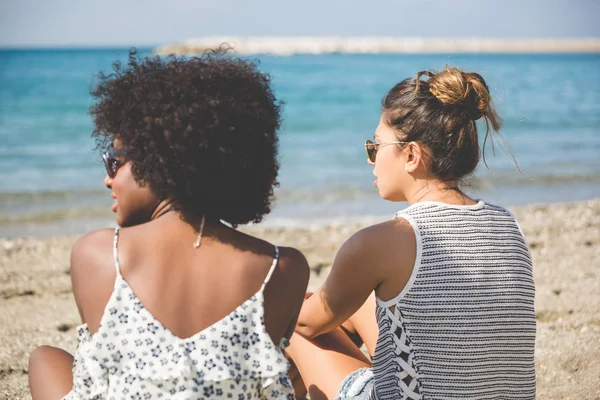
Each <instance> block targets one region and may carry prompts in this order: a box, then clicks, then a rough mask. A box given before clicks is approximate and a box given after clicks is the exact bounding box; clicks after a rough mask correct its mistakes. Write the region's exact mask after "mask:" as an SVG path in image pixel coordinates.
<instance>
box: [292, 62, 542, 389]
mask: <svg viewBox="0 0 600 400" xmlns="http://www.w3.org/2000/svg"><path fill="white" fill-rule="evenodd" d="M382 105H383V107H382V114H381V120H380V122H379V125H378V126H377V129H376V130H375V135H374V141H371V140H367V141H366V143H365V147H366V152H367V157H368V162H369V164H370V165H371V166H372V167H373V174H374V175H375V177H376V180H375V183H374V184H375V186H376V187H377V188H378V190H379V194H380V196H381V197H382V198H383V199H385V200H388V201H396V202H401V201H406V202H408V204H409V207H408V208H406V209H404V210H402V211H400V212H398V213H397V214H396V215H395V216H394V219H392V220H390V221H387V222H383V223H380V224H377V225H373V226H369V227H367V228H365V229H362V230H361V231H359V232H357V233H356V234H354V235H353V236H352V237H350V238H349V239H348V240H347V241H346V242H345V243H344V244H343V246H342V247H341V248H340V250H339V252H338V253H337V255H336V257H335V260H334V262H333V266H332V269H331V272H330V274H329V276H328V277H327V280H326V281H325V283H324V284H323V285H322V286H321V287H320V288H319V289H318V291H317V292H316V293H315V294H314V295H312V296H310V297H309V298H308V299H307V300H305V302H304V305H303V306H302V309H301V312H300V316H299V318H298V324H297V326H296V333H295V334H294V335H293V337H292V340H291V346H290V347H289V348H288V350H287V352H288V355H289V356H290V357H291V358H292V360H293V361H294V363H295V366H296V367H297V369H298V371H299V373H300V376H301V377H302V379H303V382H304V385H305V387H306V388H307V390H308V392H309V393H310V398H311V399H312V400H317V399H333V398H338V399H380V400H383V399H389V400H397V399H459V398H460V399H534V398H535V389H536V386H535V366H534V347H535V333H536V322H535V312H534V284H533V278H532V263H531V257H530V253H529V250H528V247H527V244H526V241H525V238H524V236H523V233H522V231H521V229H520V227H519V225H518V223H517V222H516V221H515V218H514V217H513V215H512V214H511V213H510V212H509V211H508V210H506V209H505V208H503V207H500V206H496V205H492V204H489V203H487V202H485V201H483V200H476V199H472V198H470V197H469V196H467V195H466V194H465V193H464V192H463V191H462V190H461V185H460V183H461V180H463V179H465V178H466V177H469V176H470V175H471V174H472V173H473V171H474V170H475V168H476V167H477V164H478V162H479V158H480V147H479V138H478V132H477V124H476V121H477V120H480V119H482V120H483V121H484V125H485V128H486V130H485V138H486V139H487V138H488V135H489V133H490V132H489V130H490V128H491V129H492V130H493V131H498V130H499V128H500V126H501V120H500V118H499V117H498V115H497V113H496V111H495V109H494V106H493V103H492V99H491V96H490V92H489V88H488V86H487V84H486V82H485V80H484V79H483V77H481V75H479V74H477V73H469V72H463V71H461V70H459V69H456V68H451V67H446V69H445V70H443V71H441V72H437V73H436V72H431V71H423V72H419V73H418V74H417V75H416V78H411V79H405V80H403V81H402V82H400V83H398V84H397V85H396V86H394V87H393V88H392V89H391V90H390V91H389V92H388V93H387V95H386V96H385V97H384V99H383V104H382ZM484 143H485V141H484ZM484 147H485V146H484ZM362 343H364V344H365V346H366V349H367V351H368V353H369V356H370V359H369V358H367V357H366V356H365V355H363V353H362V352H361V351H360V350H359V347H358V346H360V345H361V344H362Z"/></svg>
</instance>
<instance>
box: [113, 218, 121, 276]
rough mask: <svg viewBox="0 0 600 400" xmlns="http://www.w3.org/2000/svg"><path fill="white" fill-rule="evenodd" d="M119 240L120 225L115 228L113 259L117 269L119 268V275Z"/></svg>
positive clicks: (119, 270)
mask: <svg viewBox="0 0 600 400" xmlns="http://www.w3.org/2000/svg"><path fill="white" fill-rule="evenodd" d="M118 241H119V227H117V228H115V237H114V240H113V260H114V264H115V269H116V270H117V277H119V276H121V267H120V266H119V254H118V251H117V242H118Z"/></svg>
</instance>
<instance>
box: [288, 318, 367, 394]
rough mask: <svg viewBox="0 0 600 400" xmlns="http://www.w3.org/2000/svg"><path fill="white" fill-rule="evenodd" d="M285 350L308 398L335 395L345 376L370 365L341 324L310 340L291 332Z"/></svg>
mask: <svg viewBox="0 0 600 400" xmlns="http://www.w3.org/2000/svg"><path fill="white" fill-rule="evenodd" d="M286 351H287V353H288V355H289V356H290V358H291V359H292V360H293V361H294V364H295V366H296V368H297V369H298V371H299V372H300V375H301V376H302V380H303V381H304V385H305V386H306V388H307V390H308V394H309V395H310V398H311V400H327V399H333V398H335V397H336V396H337V393H338V390H339V387H340V385H341V383H342V381H343V380H344V378H346V376H348V375H349V374H350V373H351V372H354V371H356V370H357V369H359V368H363V367H370V366H371V363H370V361H369V360H368V359H367V358H366V357H365V355H364V354H363V353H362V352H361V351H360V349H359V348H358V347H356V346H355V345H354V343H352V341H351V340H350V338H349V337H348V335H346V334H345V333H344V331H342V329H340V328H338V329H336V330H335V331H333V332H329V333H326V334H324V335H321V336H319V337H317V338H315V339H312V340H309V339H306V338H304V337H302V336H300V335H298V334H297V333H294V335H292V339H291V340H290V346H289V347H288V348H287V350H286Z"/></svg>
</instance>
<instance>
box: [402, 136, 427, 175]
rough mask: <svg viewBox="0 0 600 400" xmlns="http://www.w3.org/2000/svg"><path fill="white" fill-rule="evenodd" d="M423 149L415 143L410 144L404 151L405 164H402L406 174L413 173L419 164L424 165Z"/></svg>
mask: <svg viewBox="0 0 600 400" xmlns="http://www.w3.org/2000/svg"><path fill="white" fill-rule="evenodd" d="M423 150H424V149H423V147H421V145H420V144H419V143H417V142H410V143H409V144H408V146H406V149H405V150H404V152H405V154H406V162H405V163H404V169H405V170H406V172H407V173H409V174H412V173H414V172H415V171H416V170H417V169H418V168H419V166H420V165H421V164H423V165H425V162H424V161H425V160H424V157H425V152H424V151H423Z"/></svg>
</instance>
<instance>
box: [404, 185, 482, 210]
mask: <svg viewBox="0 0 600 400" xmlns="http://www.w3.org/2000/svg"><path fill="white" fill-rule="evenodd" d="M406 201H407V202H408V204H409V205H412V204H414V203H419V202H422V201H438V202H441V203H448V204H460V205H467V204H475V203H476V202H475V201H474V200H473V199H471V198H470V197H469V196H467V195H466V194H464V193H463V192H462V191H461V190H460V189H459V187H458V183H457V182H444V181H441V180H439V179H427V180H421V181H417V184H416V186H415V187H414V189H413V190H411V192H410V194H408V195H407V196H406Z"/></svg>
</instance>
